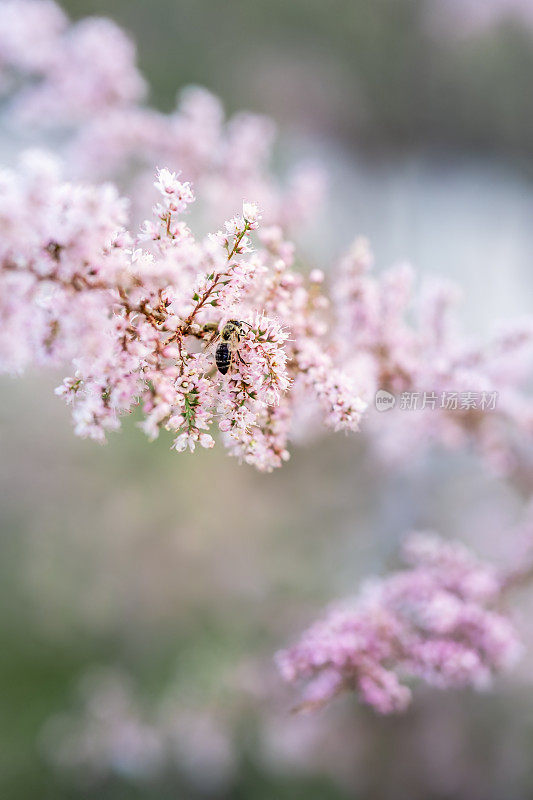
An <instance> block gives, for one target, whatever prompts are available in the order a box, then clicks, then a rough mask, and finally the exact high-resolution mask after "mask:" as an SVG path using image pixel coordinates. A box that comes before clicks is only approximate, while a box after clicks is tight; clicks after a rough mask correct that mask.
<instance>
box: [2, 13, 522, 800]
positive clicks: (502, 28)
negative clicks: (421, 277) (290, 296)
mask: <svg viewBox="0 0 533 800" xmlns="http://www.w3.org/2000/svg"><path fill="white" fill-rule="evenodd" d="M63 6H64V7H65V9H66V10H67V11H68V12H69V13H70V14H71V15H72V16H73V17H75V18H78V17H81V16H85V15H88V14H91V15H92V14H104V15H107V16H111V17H112V18H113V19H115V20H116V21H117V22H118V23H120V24H122V25H123V26H124V27H126V29H127V30H129V31H130V32H131V33H132V35H133V37H134V38H135V39H136V40H137V42H138V47H139V60H140V64H141V68H142V70H143V71H144V72H145V74H146V75H147V77H148V79H149V82H150V83H151V86H152V95H151V101H152V102H153V104H154V105H156V106H157V107H160V108H162V109H170V108H171V107H172V106H173V104H174V99H175V95H176V91H177V90H178V89H179V88H181V87H183V86H184V85H186V84H189V83H195V84H203V85H205V86H207V87H208V88H209V89H211V90H213V91H214V92H215V93H217V94H219V95H220V97H221V98H222V100H223V101H224V103H225V105H226V107H227V109H228V110H229V111H230V112H231V111H235V110H238V109H242V108H246V109H250V110H252V111H259V112H263V113H267V114H269V115H271V116H273V117H274V119H275V120H276V122H277V124H278V128H279V133H280V139H279V146H278V149H277V151H276V159H277V164H276V166H277V168H278V169H279V170H280V171H282V170H283V166H284V165H285V164H287V163H289V162H290V161H291V160H292V159H294V158H295V157H296V156H298V157H300V156H302V155H304V156H306V157H309V158H312V159H315V160H317V161H319V162H320V163H322V164H323V165H324V166H325V168H326V171H327V174H328V176H329V200H328V203H327V206H326V207H325V209H324V211H323V216H322V217H321V219H320V224H319V225H317V226H316V228H313V227H312V228H311V229H310V230H309V231H308V232H307V234H306V238H305V240H304V241H303V242H302V243H301V244H302V247H303V248H304V250H305V252H306V253H307V257H308V260H309V261H310V262H311V264H312V265H316V266H321V267H324V268H327V264H328V261H329V262H331V260H332V259H334V258H335V257H336V256H337V255H338V254H339V252H340V251H341V250H342V247H343V246H344V245H346V244H348V242H349V241H350V240H351V239H352V238H353V236H354V235H355V234H365V235H368V236H369V237H370V238H371V240H372V243H373V246H374V250H375V253H376V258H377V262H378V267H386V266H389V265H390V263H391V262H394V261H396V260H404V259H407V260H410V261H412V262H413V263H414V264H415V266H416V268H417V270H419V271H420V272H422V273H423V274H424V273H431V272H433V273H439V274H443V275H445V276H448V277H451V278H453V279H456V280H458V281H459V282H460V284H461V286H462V287H463V289H464V296H465V302H464V307H463V318H464V324H465V327H466V329H467V330H469V331H470V332H471V333H473V334H479V333H483V332H485V331H487V330H488V328H489V326H490V325H491V324H492V323H493V322H495V321H496V320H497V319H498V318H500V317H505V316H513V315H518V314H521V313H524V312H526V311H530V309H531V300H532V298H533V291H532V270H531V268H532V256H531V254H532V252H533V247H532V245H533V136H532V132H533V91H532V89H533V2H532V0H330V2H328V3H324V2H319V1H318V0H292V1H291V2H286V0H224V2H220V0H151V2H149V3H148V2H145V0H111V2H110V0H107V2H104V0H93V2H90V1H89V0H64V2H63ZM60 377H61V376H59V375H51V374H44V373H43V374H36V373H33V374H29V375H27V376H25V377H24V378H22V379H17V380H10V379H6V378H4V379H3V380H2V382H1V388H0V391H1V397H2V402H1V403H0V448H1V453H2V458H1V459H0V497H1V504H0V684H1V686H2V691H1V692H0V796H1V797H3V798H7V799H8V800H30V799H32V800H33V798H36V797H37V796H38V797H39V798H40V800H48V798H50V800H52V798H53V800H67V798H68V799H69V800H70V799H71V798H72V800H78V798H80V799H81V798H91V799H92V798H99V800H107V798H109V800H121V798H142V799H143V800H144V798H146V800H152V798H158V800H166V798H169V800H170V798H173V800H177V799H178V798H179V799H180V800H181V799H182V798H183V800H189V798H190V800H196V798H213V800H215V799H217V798H221V799H222V798H228V799H229V798H236V799H237V798H239V799H240V798H242V799H243V800H245V799H246V800H256V799H257V800H267V798H268V800H271V799H272V798H276V799H277V798H280V799H283V798H291V800H292V798H295V799H296V800H297V799H298V798H304V797H305V798H306V800H312V799H313V798H317V800H318V798H320V800H329V799H330V798H331V800H337V799H338V800H344V798H361V799H362V800H363V799H366V798H394V799H396V798H398V799H401V798H406V797H408V798H410V800H417V798H420V799H421V800H422V798H424V799H425V798H428V797H431V798H442V800H445V799H447V798H450V799H451V798H465V799H466V798H469V800H476V798H479V799H480V800H481V798H483V800H491V798H494V800H499V799H500V798H502V797H505V798H506V800H513V798H527V797H531V796H532V795H533V767H532V764H531V757H530V753H531V748H532V746H533V685H532V681H531V674H532V673H531V668H532V666H533V656H532V654H533V641H531V638H532V637H531V635H529V639H530V645H529V656H526V657H525V658H524V660H523V662H522V665H521V666H520V668H519V669H518V670H517V671H516V672H515V673H514V674H513V675H512V676H510V677H509V678H508V679H506V680H503V679H502V680H500V681H499V682H498V683H497V685H496V687H495V690H494V692H492V693H491V694H486V695H476V694H473V693H472V692H464V693H453V692H448V693H438V692H436V691H433V692H431V691H428V690H422V689H421V690H420V691H419V692H418V694H417V695H416V700H415V703H414V704H413V707H412V708H411V710H409V712H408V713H407V714H406V715H404V716H403V717H399V718H395V719H380V718H378V717H376V716H375V715H374V714H372V713H371V712H369V711H367V710H365V709H362V708H360V707H358V706H357V704H356V702H355V700H353V699H351V698H343V699H339V700H338V701H337V702H336V703H335V704H334V705H333V706H332V707H331V708H329V709H327V710H324V711H322V712H320V713H318V714H316V715H315V716H294V715H291V714H290V713H289V712H290V707H291V704H292V702H293V700H294V695H292V694H291V692H290V691H288V690H287V689H285V688H284V687H283V686H282V685H281V681H280V679H279V677H278V675H277V673H276V670H275V668H274V665H273V662H272V655H273V653H274V652H275V650H276V649H277V648H279V647H281V646H283V645H284V644H286V642H287V641H289V640H290V639H291V637H294V636H296V635H297V633H298V632H299V631H300V630H301V628H302V627H304V626H306V625H307V624H308V623H309V622H310V621H311V620H312V619H314V617H315V616H316V614H317V613H318V612H319V610H320V609H321V608H322V607H323V605H324V604H326V603H328V602H329V601H331V600H333V599H335V598H336V597H340V596H344V595H346V594H350V593H353V592H355V590H356V588H357V586H358V583H359V581H360V579H361V578H362V577H363V576H365V575H368V574H369V573H382V572H384V571H385V570H387V569H388V568H390V567H392V566H394V565H395V558H396V555H395V554H396V552H397V548H398V543H399V542H400V541H401V539H402V537H403V536H404V535H405V533H407V532H408V531H409V530H411V529H412V528H432V529H435V530H437V531H439V532H441V533H442V534H443V535H450V536H458V537H461V538H463V539H464V540H466V541H468V542H469V543H471V544H472V545H473V546H474V547H476V548H477V550H478V551H479V552H480V553H481V554H482V555H485V556H488V557H492V558H495V559H498V558H499V557H501V555H502V553H503V552H504V551H505V547H506V543H505V542H504V541H502V537H501V532H502V530H505V529H506V528H507V527H508V526H509V525H512V524H513V523H514V522H516V520H517V519H518V518H519V515H520V511H521V507H522V505H523V498H522V497H521V496H520V495H519V493H518V490H517V489H516V488H515V487H513V486H511V485H508V484H505V483H503V482H502V481H500V480H498V479H497V478H495V477H494V476H491V475H490V474H488V473H487V472H486V470H485V469H484V468H483V466H482V465H481V464H480V463H479V462H478V461H477V460H476V459H475V458H474V457H473V456H469V455H468V454H462V455H450V454H447V455H446V454H443V453H435V454H432V455H431V456H430V457H429V458H428V459H427V460H426V461H425V462H424V463H411V460H410V458H409V456H408V454H406V462H405V464H404V465H403V466H402V467H401V468H400V469H399V470H397V471H396V472H395V473H394V474H392V473H390V472H388V471H387V470H386V469H385V468H384V467H383V466H382V465H380V464H379V463H377V462H376V461H375V459H374V457H373V456H372V455H371V454H370V452H369V451H368V450H367V448H366V446H365V442H364V437H357V438H345V437H343V436H337V437H334V436H331V437H329V438H327V439H323V440H320V441H317V442H314V443H312V444H309V445H307V446H304V447H301V448H299V449H295V450H294V452H293V456H292V458H291V461H290V462H289V463H288V464H287V465H286V466H284V467H283V469H282V470H281V471H279V472H277V473H275V474H273V475H270V476H264V475H258V474H256V473H254V472H253V471H251V470H250V469H249V468H247V467H240V466H239V465H238V464H237V463H236V462H234V461H233V460H230V459H228V458H227V457H226V456H225V455H224V454H223V453H219V452H217V449H216V448H215V450H214V451H212V452H208V453H206V452H202V453H200V454H196V455H195V456H194V457H193V458H188V457H187V456H178V455H176V454H175V453H171V452H170V450H169V441H167V440H166V439H165V438H164V437H161V438H160V440H158V441H157V442H155V443H153V444H150V445H148V444H147V442H146V440H145V438H144V436H143V435H142V434H141V433H140V432H139V431H138V430H136V427H135V420H131V421H128V422H127V423H126V424H125V428H124V430H123V432H122V433H121V434H120V435H116V436H112V437H111V439H110V441H109V444H108V445H107V446H106V447H103V448H102V447H99V446H97V445H95V444H93V443H90V442H87V441H80V440H77V439H75V438H74V436H73V434H72V431H71V428H70V420H69V418H68V413H67V411H66V409H65V408H64V405H63V404H62V403H61V402H60V401H58V400H57V398H55V397H54V395H53V391H52V390H53V387H54V386H56V385H57V383H58V382H59V378H60ZM528 603H529V600H528V596H527V593H526V594H525V595H524V596H523V597H522V598H520V607H521V613H522V617H523V620H524V621H525V620H526V619H527V617H528ZM523 629H524V633H525V636H526V639H527V638H528V631H527V626H526V625H525V624H524V626H523Z"/></svg>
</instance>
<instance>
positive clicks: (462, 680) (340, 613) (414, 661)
mask: <svg viewBox="0 0 533 800" xmlns="http://www.w3.org/2000/svg"><path fill="white" fill-rule="evenodd" d="M404 556H405V559H406V561H407V562H408V563H409V565H410V566H409V568H408V569H405V570H403V571H399V572H396V573H393V574H391V575H390V576H388V577H386V578H384V579H382V580H376V581H375V582H373V583H369V584H368V585H366V586H365V587H363V589H362V590H361V592H360V594H359V596H358V597H357V598H356V599H355V600H354V601H353V602H346V603H343V604H341V605H338V606H335V607H333V608H332V609H331V610H330V611H329V612H328V613H327V615H326V616H325V618H324V619H322V620H320V621H319V622H317V623H315V624H314V625H313V626H312V627H311V628H310V629H309V630H308V631H307V632H306V633H304V635H303V636H302V638H301V640H300V641H299V643H298V644H296V645H295V646H294V647H292V648H291V649H289V650H287V651H284V652H282V653H280V654H279V655H278V665H279V667H280V669H281V672H282V674H283V676H284V678H285V679H286V680H288V681H290V682H295V681H306V682H307V687H306V690H305V694H304V699H303V702H302V705H301V707H302V708H307V709H313V708H316V707H319V706H321V705H323V704H325V703H327V702H328V701H329V700H331V698H333V697H334V696H335V695H337V694H339V693H340V692H342V691H347V690H348V691H354V692H356V693H357V695H358V696H359V698H360V700H361V701H362V702H363V703H366V704H368V705H370V706H372V707H373V708H374V709H375V710H376V711H378V712H379V713H382V714H389V713H393V712H396V711H402V710H403V709H405V707H406V706H407V705H408V704H409V702H410V699H411V692H410V689H409V688H408V687H407V686H406V685H405V684H404V683H402V681H401V679H402V678H409V677H411V678H419V679H422V680H424V681H426V682H427V683H429V684H430V685H432V686H436V687H439V688H447V687H462V686H474V687H478V688H482V687H485V686H486V685H487V684H488V683H489V682H490V679H491V677H492V675H493V674H494V673H496V672H498V671H501V670H502V669H505V668H507V667H509V666H510V665H512V664H513V663H514V661H515V660H516V658H517V656H518V654H519V652H520V645H519V642H518V638H517V635H516V633H515V630H514V628H513V625H512V623H511V622H510V620H509V619H508V618H507V616H505V615H504V614H503V613H502V612H501V611H500V610H498V609H497V608H496V604H497V601H498V600H499V599H500V597H501V593H502V591H503V589H504V586H505V580H504V579H503V577H501V576H499V575H498V574H497V573H496V571H495V570H494V569H492V567H490V566H489V565H486V564H483V563H481V562H479V561H477V560H476V559H475V558H474V557H473V556H472V555H471V554H470V553H469V552H468V550H467V549H466V548H465V547H463V546H462V545H461V544H459V543H455V542H445V541H443V540H440V539H439V538H437V537H435V536H432V535H428V534H413V535H412V536H411V537H409V538H408V540H407V542H406V544H405V548H404Z"/></svg>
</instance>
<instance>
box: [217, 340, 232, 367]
mask: <svg viewBox="0 0 533 800" xmlns="http://www.w3.org/2000/svg"><path fill="white" fill-rule="evenodd" d="M215 361H216V365H217V367H218V371H219V372H221V373H222V375H225V374H226V372H227V371H228V369H229V368H230V364H231V351H230V349H229V347H228V345H227V344H226V342H220V344H218V345H217V349H216V351H215Z"/></svg>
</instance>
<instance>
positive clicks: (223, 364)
mask: <svg viewBox="0 0 533 800" xmlns="http://www.w3.org/2000/svg"><path fill="white" fill-rule="evenodd" d="M243 325H248V326H249V327H250V328H251V327H252V326H251V325H249V323H248V322H243V321H242V320H238V319H229V320H228V321H227V322H226V324H225V325H224V327H223V328H222V330H221V332H220V341H219V342H218V344H217V347H216V350H215V363H216V365H217V369H218V371H219V372H220V373H221V374H222V375H226V373H227V372H228V370H229V369H230V367H231V365H232V363H233V359H234V357H237V358H238V359H239V361H240V362H241V364H246V361H244V359H243V358H242V356H241V354H240V353H239V344H240V341H241V338H242V336H243V333H244V331H243ZM204 328H205V329H207V328H209V329H212V325H210V324H209V323H208V325H206V326H204Z"/></svg>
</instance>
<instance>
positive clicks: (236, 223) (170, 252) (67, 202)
mask: <svg viewBox="0 0 533 800" xmlns="http://www.w3.org/2000/svg"><path fill="white" fill-rule="evenodd" d="M2 185H3V190H4V191H3V193H2V204H1V206H0V217H1V219H2V224H3V229H4V230H5V231H6V236H5V237H4V238H3V241H2V245H1V248H2V249H1V253H0V259H1V262H0V263H1V270H0V282H1V285H2V292H1V297H2V301H1V313H2V320H3V325H2V329H1V332H0V355H1V365H2V368H3V369H4V370H9V371H12V372H20V371H21V370H22V369H24V367H25V366H27V364H28V363H29V362H30V361H34V362H37V363H47V364H62V363H64V362H65V361H67V360H71V361H72V363H73V366H74V375H73V376H72V377H68V378H67V379H66V380H65V381H64V382H63V384H62V385H61V386H60V387H59V388H58V390H57V393H58V394H60V395H62V396H64V397H65V399H66V401H67V402H68V403H69V404H70V405H71V406H72V412H73V417H74V422H75V427H76V432H77V433H78V434H80V435H82V436H89V437H91V438H94V439H97V440H99V441H102V440H103V439H104V438H105V434H106V432H107V431H111V430H115V429H116V428H117V427H119V425H120V417H121V415H123V414H124V413H127V412H129V411H130V410H131V409H132V408H133V407H135V406H136V405H138V404H140V405H142V407H143V409H144V413H145V419H144V421H143V422H142V423H141V426H142V428H143V429H144V431H145V432H146V433H147V434H148V435H149V436H150V437H151V438H154V437H155V436H157V435H158V433H159V431H160V429H161V428H166V429H167V430H170V431H171V432H172V434H173V436H174V444H173V446H174V447H175V449H176V450H178V451H182V450H185V449H187V448H188V449H189V450H191V451H193V450H194V449H195V446H196V445H197V444H200V445H201V446H202V447H212V446H213V444H214V438H213V436H212V433H210V430H212V428H213V426H215V428H218V429H220V431H222V436H223V439H224V441H225V443H226V445H227V446H228V448H229V450H230V452H231V453H233V454H235V455H237V456H238V457H239V458H241V459H244V460H246V461H247V462H248V463H250V464H254V465H256V466H257V467H258V468H260V469H262V470H271V469H272V468H273V467H276V466H279V465H280V464H281V463H282V461H283V460H285V459H286V458H287V457H288V451H287V440H288V435H289V425H290V419H291V414H292V399H291V396H290V393H289V390H290V388H291V385H292V382H293V380H294V378H295V377H296V376H298V375H299V374H300V373H302V374H303V372H304V371H306V372H307V373H308V374H307V376H306V380H309V381H311V383H312V387H313V389H314V391H315V393H316V396H317V399H319V400H320V401H321V402H322V405H324V406H325V413H326V418H327V416H328V415H329V416H331V417H332V419H333V420H334V427H335V428H340V427H343V426H345V427H348V428H351V427H354V424H355V420H354V414H356V413H357V409H359V410H360V401H359V400H358V398H357V396H356V394H354V392H353V390H351V392H350V391H347V390H346V385H347V380H348V379H347V378H346V379H344V380H343V379H342V378H338V379H337V378H336V379H335V380H332V379H331V377H330V376H329V375H328V373H327V370H326V369H325V368H324V358H325V357H326V356H325V355H324V354H323V352H322V350H323V348H322V347H321V345H320V340H319V337H317V335H316V334H314V333H313V332H312V329H313V324H312V317H313V314H314V313H315V306H316V305H317V304H316V302H315V301H314V300H313V297H312V296H313V293H314V290H313V288H312V286H309V287H306V285H305V281H304V279H303V278H302V277H301V276H298V275H297V274H296V273H294V272H293V271H292V270H291V268H290V266H289V264H288V263H287V262H285V261H283V260H282V259H281V257H280V255H279V253H278V254H276V255H275V256H273V255H272V253H271V252H270V251H269V250H267V249H261V250H258V251H254V249H253V247H252V240H251V234H252V232H254V231H255V230H256V229H257V228H258V226H259V220H260V213H259V209H258V207H257V206H256V205H255V204H254V203H250V202H245V203H244V205H243V212H242V214H240V215H238V216H235V217H233V218H232V219H230V220H229V221H228V222H226V224H225V226H224V229H223V230H220V231H217V232H215V233H214V234H212V235H210V236H207V237H206V238H204V239H202V240H197V239H195V238H194V236H193V234H192V232H191V230H190V228H189V227H188V226H187V225H186V223H185V222H184V221H183V219H182V218H181V215H183V213H184V212H185V211H186V209H187V207H188V206H190V204H191V203H192V202H193V200H194V196H193V191H192V188H191V186H190V184H189V183H186V182H182V181H181V180H180V179H179V177H178V176H177V175H176V174H175V173H173V172H170V171H169V170H167V169H162V170H160V171H159V173H158V176H157V180H156V182H155V187H156V189H157V190H158V192H159V194H160V198H161V199H160V202H159V203H157V204H156V206H155V207H154V217H153V218H152V219H151V220H147V221H146V222H145V223H143V225H142V226H141V229H140V232H139V233H138V234H137V235H133V234H132V233H130V232H128V231H127V229H126V225H127V222H128V212H127V204H126V202H125V201H124V200H123V199H121V198H120V197H119V196H118V194H117V193H116V191H115V190H114V189H113V188H112V187H111V186H101V187H94V186H87V185H79V184H71V183H65V182H62V181H61V180H60V177H59V175H58V169H57V167H56V165H55V164H54V163H53V162H52V161H51V160H50V159H49V158H45V157H42V156H39V154H36V153H33V154H30V155H27V156H26V157H25V160H24V162H23V164H22V168H21V170H20V171H19V172H10V171H5V172H4V173H3V175H2ZM28 218H31V219H32V220H33V225H32V228H31V229H30V231H28V230H27V225H26V220H27V219H28ZM281 287H283V288H281ZM318 305H320V304H318ZM28 308H30V309H31V324H28V320H27V319H26V318H25V315H24V313H23V310H24V309H28ZM297 313H300V316H301V321H300V325H301V331H300V335H299V336H298V339H294V340H292V341H290V342H289V341H288V336H289V334H288V329H289V326H290V327H291V328H292V330H293V332H294V331H295V328H294V324H293V322H294V321H297V320H296V314H297ZM230 319H236V320H238V321H239V322H240V325H241V331H242V332H241V334H240V336H239V338H238V341H237V342H235V343H233V344H232V364H231V369H230V371H229V372H228V374H227V375H222V374H220V373H219V372H218V371H217V368H216V365H215V360H214V357H213V352H212V350H213V348H214V347H216V345H217V343H219V342H220V341H221V339H220V334H221V332H222V330H223V329H224V326H225V324H226V322H227V321H228V320H230ZM304 352H306V356H305V367H304V366H303V365H302V364H303V362H302V359H303V356H302V353H304ZM354 409H355V411H354Z"/></svg>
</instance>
